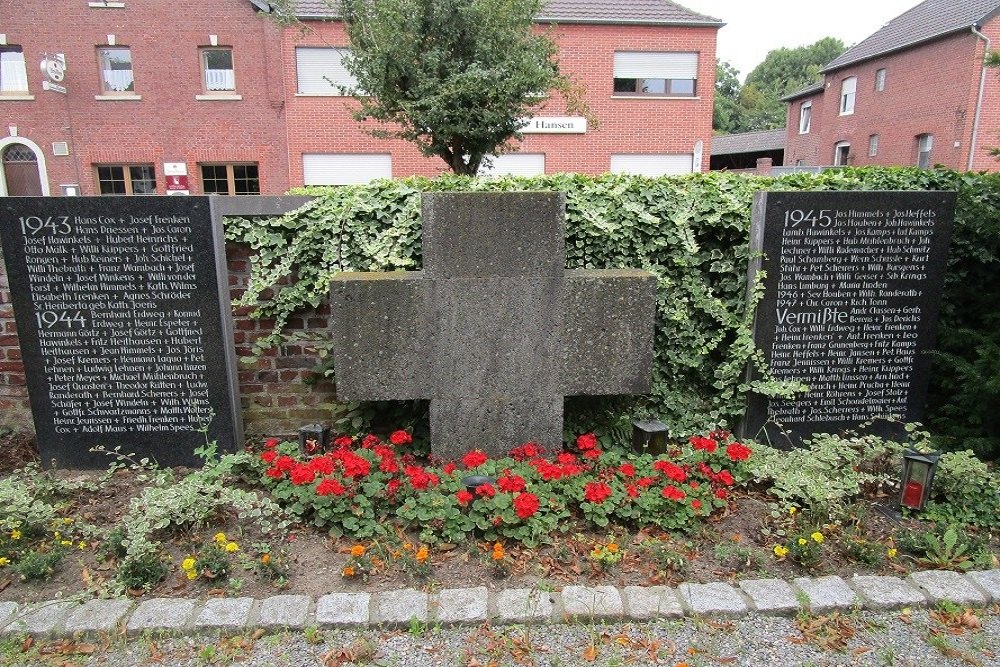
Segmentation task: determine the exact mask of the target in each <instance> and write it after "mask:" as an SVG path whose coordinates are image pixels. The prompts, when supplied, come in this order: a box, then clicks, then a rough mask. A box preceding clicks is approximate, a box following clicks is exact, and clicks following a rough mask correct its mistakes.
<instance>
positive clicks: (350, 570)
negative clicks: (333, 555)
mask: <svg viewBox="0 0 1000 667" xmlns="http://www.w3.org/2000/svg"><path fill="white" fill-rule="evenodd" d="M341 574H342V575H343V576H345V577H353V576H354V575H355V574H356V571H355V569H354V567H353V566H351V565H345V566H344V569H343V570H342V571H341Z"/></svg>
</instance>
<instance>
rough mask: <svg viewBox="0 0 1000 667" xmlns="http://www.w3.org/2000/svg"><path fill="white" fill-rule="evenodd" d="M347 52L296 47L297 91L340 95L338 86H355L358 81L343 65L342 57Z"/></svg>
mask: <svg viewBox="0 0 1000 667" xmlns="http://www.w3.org/2000/svg"><path fill="white" fill-rule="evenodd" d="M347 53H349V50H348V49H332V48H315V47H298V48H296V49H295V66H296V69H297V71H298V84H299V87H298V92H299V93H301V94H303V95H340V94H341V92H340V89H339V88H338V86H345V87H347V88H354V87H355V86H357V85H358V82H357V81H356V80H355V79H354V77H353V76H351V74H350V72H348V71H347V68H345V67H344V63H343V57H344V55H345V54H347Z"/></svg>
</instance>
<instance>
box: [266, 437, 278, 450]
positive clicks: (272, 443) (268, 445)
mask: <svg viewBox="0 0 1000 667" xmlns="http://www.w3.org/2000/svg"><path fill="white" fill-rule="evenodd" d="M279 442H281V441H280V440H278V439H277V438H270V439H269V440H268V441H267V442H265V443H264V448H265V449H274V448H275V447H277V446H278V443H279Z"/></svg>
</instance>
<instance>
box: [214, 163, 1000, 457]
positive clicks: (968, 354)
mask: <svg viewBox="0 0 1000 667" xmlns="http://www.w3.org/2000/svg"><path fill="white" fill-rule="evenodd" d="M762 189H775V190H869V189H885V190H924V189H949V190H950V189H954V190H958V192H959V204H958V214H957V221H956V228H955V233H954V238H953V242H952V252H951V257H950V261H949V272H948V275H947V279H946V287H945V290H946V293H945V299H944V307H943V309H942V322H941V327H940V347H941V350H942V353H943V354H942V355H940V356H939V358H938V363H937V366H936V372H935V374H934V379H933V387H932V398H931V406H932V410H931V413H930V415H929V422H930V423H931V425H932V426H933V427H934V428H935V430H936V431H937V432H938V433H939V434H941V435H942V436H945V437H951V438H955V439H960V440H961V442H956V443H955V444H956V445H961V446H966V447H967V446H971V447H975V448H976V449H977V450H979V451H980V452H981V453H995V451H1000V333H998V331H1000V315H998V312H997V311H998V310H1000V308H998V305H1000V279H998V278H1000V213H998V210H1000V175H997V174H963V173H958V172H952V171H946V170H934V171H926V170H918V169H908V168H891V169H887V168H863V169H845V170H839V171H830V172H826V173H823V174H818V175H813V174H793V175H788V176H784V177H780V178H765V177H757V176H745V175H736V174H730V173H726V172H713V173H709V174H694V175H690V176H681V177H664V178H645V177H639V176H626V175H610V174H608V175H604V176H599V177H590V176H583V175H578V174H553V175H546V176H540V177H534V178H499V179H472V178H465V177H455V176H443V177H440V178H437V179H425V178H408V179H403V180H395V181H377V182H374V183H371V184H369V185H364V186H351V187H341V188H312V189H301V190H297V191H295V192H296V194H313V195H317V199H316V200H314V201H313V202H312V203H310V204H308V205H306V206H305V207H303V208H302V209H300V210H299V211H297V212H295V213H293V214H289V215H287V216H284V217H279V218H272V219H269V220H263V221H249V220H242V219H233V220H230V221H229V224H228V227H227V233H228V235H229V238H230V240H231V241H236V242H243V243H247V244H249V245H250V246H251V248H252V249H253V250H254V255H255V256H254V261H253V269H252V271H253V275H252V278H251V285H250V288H249V289H248V291H247V293H246V295H245V297H244V300H243V303H244V304H250V305H257V306H258V308H257V314H258V315H259V316H261V317H267V318H274V319H275V321H276V323H277V324H276V327H275V330H274V332H273V334H272V335H271V336H269V337H265V338H263V339H261V340H260V341H259V342H258V346H259V347H258V350H262V349H264V348H266V347H268V346H271V345H277V344H280V343H282V342H283V333H284V332H283V328H284V323H285V322H286V321H287V319H288V318H289V317H290V316H291V315H292V314H293V313H295V312H296V311H298V310H300V309H303V308H308V307H315V306H318V305H319V304H320V303H321V302H322V301H323V300H324V299H326V298H327V293H328V289H329V280H330V277H331V275H333V274H334V273H336V272H338V271H392V270H417V269H419V268H420V265H421V255H420V193H421V192H424V191H434V192H440V191H476V190H491V191H497V190H505V191H506V190H554V191H560V192H564V193H566V200H567V211H566V214H567V225H566V267H567V268H620V267H637V268H644V269H647V270H649V271H652V272H653V273H654V274H656V276H657V277H658V279H659V289H658V293H657V323H656V332H657V335H656V359H655V367H654V382H653V391H652V393H651V394H650V395H649V396H647V397H643V398H640V399H627V400H624V399H615V400H611V399H600V400H596V399H573V400H571V401H570V405H569V410H568V413H567V415H568V417H567V428H568V429H573V430H575V431H576V432H580V431H582V430H587V428H588V427H596V428H598V429H602V428H603V429H604V430H608V429H610V430H611V431H615V430H622V431H624V427H625V425H626V424H627V420H626V419H625V418H624V416H626V415H631V414H639V413H647V414H655V415H657V416H658V417H659V418H660V419H662V420H663V421H664V422H666V423H667V424H668V425H669V426H670V427H671V429H672V430H673V432H674V433H675V434H677V435H686V434H692V433H696V432H699V431H703V430H705V429H708V428H711V427H713V426H714V425H716V424H718V423H726V422H728V423H729V424H735V423H736V422H737V421H738V419H739V417H740V414H741V411H742V409H743V403H744V399H743V394H744V392H745V391H746V389H747V387H746V386H745V385H744V384H743V371H744V368H745V366H746V364H747V362H748V361H751V360H753V359H754V358H755V356H754V351H753V347H752V345H751V341H750V333H749V315H748V312H747V303H746V270H747V263H748V248H747V246H748V233H749V228H750V211H751V202H752V199H753V193H754V192H755V191H757V190H762ZM290 276H291V277H293V278H294V280H289V279H288V278H289V277H290ZM594 327H595V332H598V331H599V329H600V323H599V322H594ZM757 389H761V390H764V391H777V390H779V388H778V387H777V386H776V385H773V384H767V385H763V386H760V387H757ZM574 408H576V409H574ZM595 420H596V421H597V422H601V421H602V420H603V423H594V422H595ZM993 450H995V451H993Z"/></svg>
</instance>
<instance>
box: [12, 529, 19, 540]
mask: <svg viewBox="0 0 1000 667" xmlns="http://www.w3.org/2000/svg"><path fill="white" fill-rule="evenodd" d="M10 539H12V540H19V539H21V531H19V530H12V531H11V532H10Z"/></svg>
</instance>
